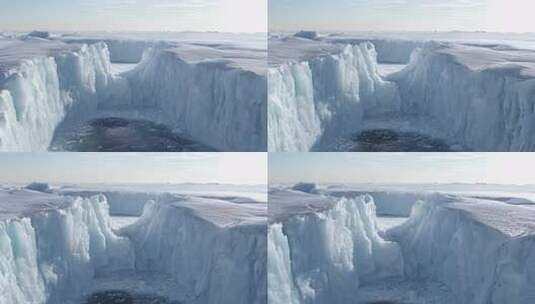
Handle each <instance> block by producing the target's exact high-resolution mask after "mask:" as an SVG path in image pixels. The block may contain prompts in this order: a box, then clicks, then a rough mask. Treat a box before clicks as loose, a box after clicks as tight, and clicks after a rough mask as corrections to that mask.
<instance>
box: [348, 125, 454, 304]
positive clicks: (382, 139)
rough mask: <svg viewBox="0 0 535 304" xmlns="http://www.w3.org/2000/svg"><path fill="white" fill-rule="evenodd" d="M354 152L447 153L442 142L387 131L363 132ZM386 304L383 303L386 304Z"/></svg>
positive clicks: (354, 137) (411, 133)
mask: <svg viewBox="0 0 535 304" xmlns="http://www.w3.org/2000/svg"><path fill="white" fill-rule="evenodd" d="M351 139H352V140H353V142H355V143H356V145H355V146H354V148H353V149H352V151H355V152H448V151H451V149H450V147H449V145H447V144H446V143H445V142H444V141H442V140H440V139H436V138H432V137H430V136H427V135H424V134H420V133H416V132H399V131H394V130H389V129H373V130H364V131H362V132H360V133H357V134H355V135H354V136H353V137H352V138H351ZM387 303H388V302H385V304H387Z"/></svg>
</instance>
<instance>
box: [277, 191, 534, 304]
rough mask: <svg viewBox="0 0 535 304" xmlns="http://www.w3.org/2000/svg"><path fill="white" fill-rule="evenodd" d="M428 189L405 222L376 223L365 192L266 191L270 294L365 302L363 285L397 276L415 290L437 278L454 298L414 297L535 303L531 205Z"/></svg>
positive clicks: (296, 299)
mask: <svg viewBox="0 0 535 304" xmlns="http://www.w3.org/2000/svg"><path fill="white" fill-rule="evenodd" d="M424 197H425V200H418V201H416V202H415V204H414V206H413V208H412V212H411V215H410V217H409V218H408V220H406V221H405V222H404V223H402V224H400V225H398V226H395V227H392V228H390V229H387V230H381V229H379V228H377V227H378V226H377V218H376V215H375V204H374V200H373V197H372V196H370V195H360V196H353V195H349V196H348V197H342V198H339V197H331V196H329V195H328V194H325V193H323V194H305V193H299V191H292V190H271V191H270V202H273V204H274V205H275V207H274V208H275V209H274V211H273V212H272V211H270V225H269V229H268V286H269V288H268V294H269V302H270V303H273V304H279V303H281V304H282V303H349V302H354V303H361V302H360V300H359V299H362V298H361V296H362V293H363V291H361V287H362V286H365V287H367V288H369V287H370V286H373V285H374V284H376V285H378V286H381V284H383V283H384V282H388V281H389V280H395V281H397V282H413V284H415V285H417V286H419V287H418V288H420V289H421V288H424V287H423V286H425V284H429V282H436V284H438V285H439V286H443V287H441V289H442V290H449V292H450V293H451V294H452V297H453V298H450V299H449V300H448V299H442V300H440V297H439V298H438V299H437V298H436V295H434V296H433V299H431V298H425V296H423V295H425V293H422V296H423V298H419V299H413V300H412V301H414V303H452V302H451V301H454V303H466V304H468V303H475V304H479V303H481V304H483V303H493V304H499V303H503V304H505V303H520V304H528V303H533V301H534V300H535V294H534V293H533V288H532V286H533V284H534V283H535V281H534V278H535V272H534V271H535V267H534V266H535V238H534V236H535V226H534V225H533V219H534V218H535V211H534V209H533V208H531V207H525V206H515V205H509V204H507V203H503V202H499V201H496V200H491V199H476V198H468V197H462V196H453V195H446V194H427V195H425V196H424ZM392 198H394V200H392V201H390V203H395V197H394V196H389V197H383V199H392ZM383 203H385V202H383ZM393 210H395V209H393ZM424 283H425V284H424ZM368 290H369V289H368ZM379 290H382V292H384V289H381V288H379ZM380 299H381V298H379V300H380ZM452 299H453V300H452ZM398 300H399V298H398ZM362 303H376V302H374V301H372V302H368V301H366V300H364V302H362ZM410 303H413V302H410Z"/></svg>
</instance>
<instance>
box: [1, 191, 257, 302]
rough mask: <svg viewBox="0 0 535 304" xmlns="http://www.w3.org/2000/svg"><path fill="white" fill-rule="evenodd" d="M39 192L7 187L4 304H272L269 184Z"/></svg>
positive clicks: (3, 199)
mask: <svg viewBox="0 0 535 304" xmlns="http://www.w3.org/2000/svg"><path fill="white" fill-rule="evenodd" d="M44 185H46V184H44ZM37 186H39V185H36V184H32V185H29V186H28V187H20V186H6V185H5V186H2V187H0V188H1V190H0V303H1V304H19V303H20V304H23V303H24V304H27V303H28V304H29V303H35V304H37V303H43V304H59V303H62V304H63V303H72V304H76V303H86V299H87V297H88V296H90V295H94V294H98V293H105V292H109V291H114V292H115V293H118V291H121V292H125V293H127V294H132V295H138V294H141V295H154V296H158V297H162V298H165V299H167V300H168V302H161V303H182V304H187V303H191V304H201V303H221V304H224V303H228V304H231V303H232V304H234V303H242V304H250V303H254V304H261V303H267V275H266V265H267V255H266V251H267V249H266V248H267V239H266V235H267V225H266V223H267V203H266V201H265V200H256V199H254V197H255V196H256V197H261V195H262V194H263V195H265V192H266V188H265V186H264V187H263V190H261V189H260V186H246V185H244V186H243V187H240V186H238V185H226V186H225V185H192V184H187V185H182V186H181V185H175V186H174V187H172V186H171V185H150V186H147V185H144V186H141V185H129V186H127V185H123V186H113V187H112V186H110V188H108V192H106V191H104V190H105V189H106V187H105V186H104V185H91V186H76V187H74V186H69V187H63V186H61V187H58V186H51V187H37ZM171 188H173V189H175V190H174V191H171V190H170V189H171ZM181 188H184V192H189V193H190V194H179V192H180V190H176V189H181ZM36 189H37V190H36ZM43 189H44V190H43ZM134 189H137V190H134ZM210 189H211V190H210ZM75 192H76V193H75ZM121 193H123V195H121ZM193 193H196V194H193ZM108 196H109V197H110V200H109V199H108ZM136 196H139V197H136ZM130 200H131V201H132V206H131V208H124V209H121V208H119V207H118V205H121V204H128V202H129V201H130ZM145 200H146V201H145ZM142 201H145V202H144V203H141V202H142ZM110 205H111V206H114V205H115V208H113V207H112V208H111V209H110ZM139 205H141V209H142V210H141V212H138V211H139V210H137V208H138V207H140V206H139ZM113 209H115V211H114V210H113ZM125 214H126V215H127V216H125ZM127 217H131V219H130V220H128V221H127V223H126V224H124V223H122V224H121V225H115V224H116V223H115V222H116V221H117V220H119V221H124V219H125V218H127ZM88 303H89V302H88ZM90 303H93V302H90ZM95 303H97V302H95ZM98 303H100V302H98ZM114 303H115V302H114ZM136 303H137V302H136ZM151 303H152V302H151ZM158 303H160V302H158Z"/></svg>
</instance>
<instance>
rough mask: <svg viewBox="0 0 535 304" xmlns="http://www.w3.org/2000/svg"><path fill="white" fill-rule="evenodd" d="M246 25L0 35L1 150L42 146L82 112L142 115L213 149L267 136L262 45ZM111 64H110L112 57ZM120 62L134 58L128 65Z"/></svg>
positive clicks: (88, 115) (246, 145)
mask: <svg viewBox="0 0 535 304" xmlns="http://www.w3.org/2000/svg"><path fill="white" fill-rule="evenodd" d="M261 38H262V35H261V34H257V35H249V34H242V35H240V34H216V33H212V34H202V33H183V34H175V35H171V34H165V33H161V34H160V35H158V34H147V35H146V36H143V35H137V36H136V35H134V34H109V33H108V35H105V34H100V35H99V34H92V35H89V34H87V35H83V34H77V35H74V34H66V35H58V34H54V35H52V36H51V37H50V38H49V39H42V38H36V37H26V36H18V37H10V38H2V39H0V150H3V151H42V150H46V149H49V148H50V144H51V141H52V139H53V137H54V136H59V137H61V136H62V135H64V134H65V133H66V132H68V131H69V130H72V129H75V128H77V127H78V126H79V124H80V123H83V122H84V121H87V120H90V119H94V118H99V117H111V116H116V117H124V118H139V119H147V120H151V121H154V122H156V123H162V124H165V125H167V126H168V127H170V128H171V129H173V130H176V131H177V132H179V133H182V134H186V135H187V136H189V137H191V138H193V139H194V140H196V141H198V142H200V143H203V144H206V145H208V146H211V147H213V148H215V149H218V150H230V151H259V150H265V146H266V136H267V134H266V123H265V121H266V110H265V105H266V90H267V85H266V60H265V59H266V56H267V55H266V53H267V50H266V45H265V42H264V44H262V43H260V41H261V40H262V39H261ZM114 64H115V66H114ZM117 64H136V65H137V66H136V67H135V68H133V69H131V66H129V67H128V71H125V70H121V69H120V70H117V67H118V66H117Z"/></svg>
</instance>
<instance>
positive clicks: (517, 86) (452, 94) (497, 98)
mask: <svg viewBox="0 0 535 304" xmlns="http://www.w3.org/2000/svg"><path fill="white" fill-rule="evenodd" d="M534 65H535V54H534V52H532V51H523V50H514V49H506V50H503V49H500V48H498V49H492V48H486V47H478V46H466V45H455V44H444V43H429V44H427V45H426V47H424V48H423V49H422V50H420V51H418V52H416V53H415V54H414V58H413V60H412V61H411V63H410V64H409V66H408V67H407V68H406V69H404V70H403V71H401V72H399V73H397V74H395V75H392V77H391V78H390V80H392V81H394V82H396V83H397V84H398V87H399V90H400V94H401V98H402V100H403V102H402V106H401V112H402V113H403V114H411V115H418V116H421V117H428V118H429V120H430V121H432V124H431V125H430V132H433V131H432V130H433V129H435V130H443V131H444V133H445V136H446V137H448V138H453V139H456V140H458V141H459V142H461V143H462V144H463V145H465V146H467V147H470V148H471V149H473V150H477V151H533V150H535V131H534V130H535V116H534V115H535V114H534V111H533V104H534V101H535V69H534Z"/></svg>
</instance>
